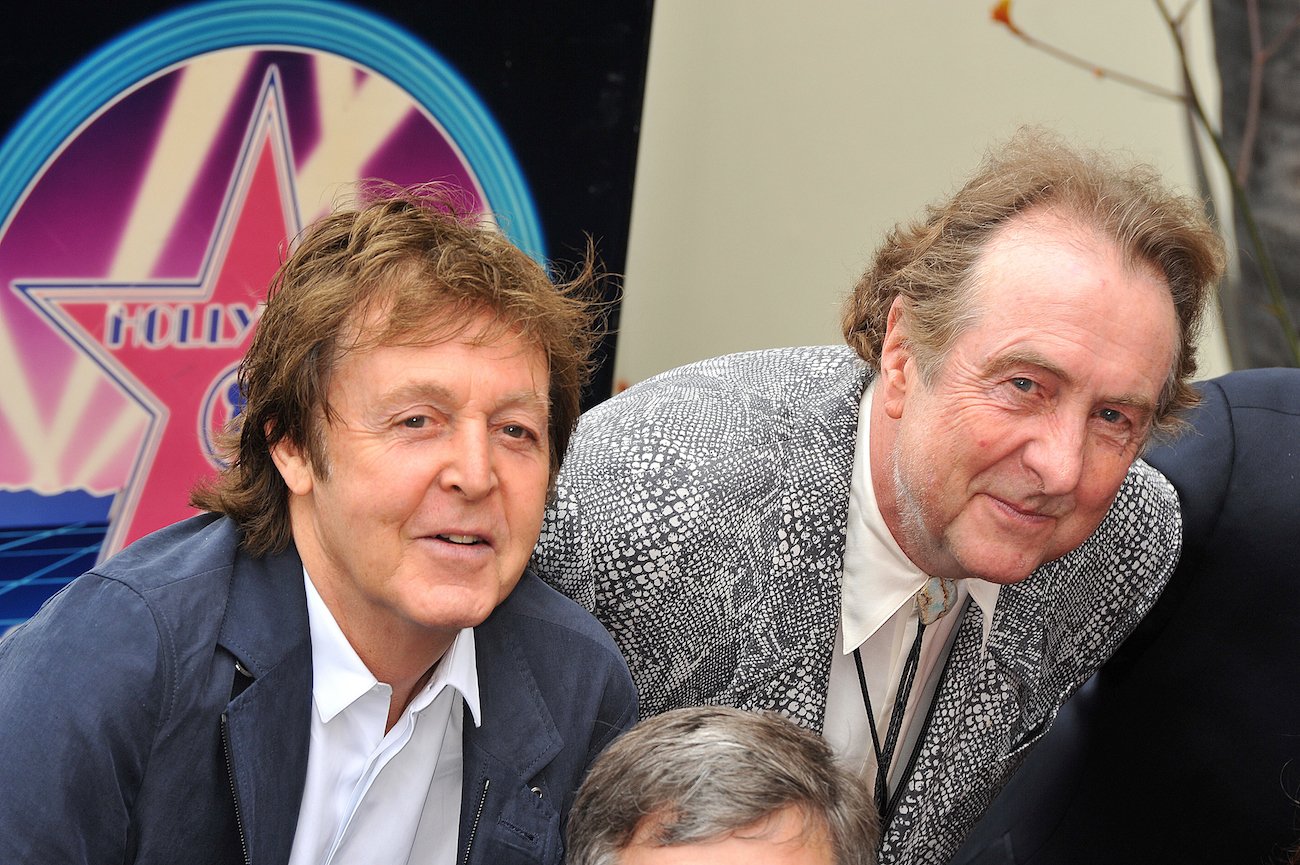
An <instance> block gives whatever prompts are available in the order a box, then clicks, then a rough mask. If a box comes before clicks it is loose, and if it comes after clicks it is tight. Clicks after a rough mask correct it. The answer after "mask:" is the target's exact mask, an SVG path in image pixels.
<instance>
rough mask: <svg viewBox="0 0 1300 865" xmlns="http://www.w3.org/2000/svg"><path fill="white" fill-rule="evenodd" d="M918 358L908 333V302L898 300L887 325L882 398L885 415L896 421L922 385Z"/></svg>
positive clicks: (881, 356)
mask: <svg viewBox="0 0 1300 865" xmlns="http://www.w3.org/2000/svg"><path fill="white" fill-rule="evenodd" d="M918 376H919V371H918V370H917V368H916V358H915V357H914V356H913V354H912V344H911V339H910V334H909V332H908V315H907V301H906V300H904V299H903V298H902V297H901V296H900V297H895V298H894V302H893V303H892V304H890V306H889V319H888V320H887V321H886V322H885V341H884V342H883V343H881V346H880V383H879V384H878V385H877V387H879V388H880V395H881V397H882V399H883V403H884V407H885V412H886V413H887V414H888V415H889V416H890V417H891V418H893V419H894V420H898V419H899V418H900V417H902V416H903V405H904V403H906V402H907V393H908V390H909V389H912V388H915V387H917V386H918V384H919V383H920V381H919V378H918Z"/></svg>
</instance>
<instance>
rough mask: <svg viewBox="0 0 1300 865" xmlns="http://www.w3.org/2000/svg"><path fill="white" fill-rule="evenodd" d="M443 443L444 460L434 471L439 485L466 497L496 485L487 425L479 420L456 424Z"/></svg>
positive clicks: (485, 491) (472, 496)
mask: <svg viewBox="0 0 1300 865" xmlns="http://www.w3.org/2000/svg"><path fill="white" fill-rule="evenodd" d="M447 444H448V449H447V452H446V454H445V456H444V459H445V460H446V462H445V463H444V465H443V467H442V471H441V472H440V473H439V475H438V482H439V484H440V485H441V486H442V488H443V489H446V490H450V491H454V492H459V493H460V494H461V495H463V496H465V497H466V498H468V499H479V498H482V497H483V496H485V495H487V494H488V493H490V492H491V491H492V490H493V489H494V488H495V487H496V482H497V478H496V468H495V466H494V465H493V462H492V442H491V437H490V434H489V432H488V430H487V428H486V427H485V426H483V425H480V424H462V425H459V426H457V428H456V430H455V433H454V434H453V435H452V437H451V440H450V441H449V442H448V443H447Z"/></svg>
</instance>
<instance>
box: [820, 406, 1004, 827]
mask: <svg viewBox="0 0 1300 865" xmlns="http://www.w3.org/2000/svg"><path fill="white" fill-rule="evenodd" d="M874 390H875V383H874V382H872V384H871V385H870V386H868V387H867V389H866V392H865V393H864V394H863V395H862V402H861V404H860V406H859V408H858V438H857V445H856V448H855V451H854V455H853V477H852V478H851V480H850V482H849V509H848V529H847V535H846V538H845V549H844V583H843V588H842V593H841V599H840V627H839V632H838V634H837V635H836V639H835V652H834V654H833V656H832V658H831V675H830V683H829V685H828V688H827V692H826V725H825V729H824V735H825V737H826V740H827V741H828V742H829V743H830V745H831V748H832V749H833V750H834V752H835V753H836V755H837V756H838V757H839V758H840V759H841V760H842V761H843V763H844V765H845V766H847V767H849V768H850V769H852V770H853V771H855V772H859V773H861V774H862V776H863V777H864V778H865V779H866V780H867V783H868V785H872V784H874V783H875V778H876V768H877V766H876V753H875V749H874V748H873V747H872V741H871V727H870V724H869V722H868V720H867V711H866V706H865V704H864V702H863V699H862V687H861V684H860V682H859V679H858V669H857V664H856V663H855V662H854V660H853V650H854V649H857V650H858V651H859V654H860V655H861V656H862V666H863V671H864V672H865V674H866V679H867V690H868V693H869V694H870V695H871V711H872V713H873V714H874V715H875V719H876V731H877V735H879V737H880V741H881V743H882V745H883V743H884V741H885V734H886V731H887V730H888V729H889V719H890V717H891V716H892V714H893V710H894V700H895V697H896V695H897V693H898V684H899V678H900V676H901V674H902V671H903V665H904V664H905V663H906V661H907V655H908V652H909V650H910V649H911V647H912V640H913V638H914V637H915V636H916V629H917V616H916V604H915V603H913V600H912V598H913V596H914V595H915V594H916V592H917V591H918V590H919V589H920V588H921V586H923V585H924V584H925V581H926V580H927V579H928V577H927V575H926V574H925V573H923V572H922V571H921V570H920V569H919V568H917V567H916V565H914V564H912V562H911V560H910V559H908V558H907V556H906V555H904V554H903V551H902V549H900V548H899V546H898V542H897V541H896V540H894V536H893V534H892V533H891V532H890V531H889V527H888V526H887V525H886V524H885V520H884V517H883V516H881V514H880V508H879V506H878V505H877V504H876V494H875V488H874V487H873V486H872V480H871V457H870V448H869V447H868V442H869V441H870V437H871V395H872V393H873V392H874ZM999 588H1000V587H999V586H998V585H997V584H995V583H989V582H985V581H984V580H957V602H956V606H955V607H954V608H953V609H952V610H951V611H950V612H949V613H948V614H947V615H945V616H944V617H943V618H941V619H939V620H938V621H937V622H934V623H933V624H931V625H928V626H927V627H926V629H925V635H924V637H923V638H922V640H921V657H920V662H919V666H918V668H917V672H916V679H915V682H914V683H913V686H912V692H911V694H910V695H909V696H908V700H907V705H906V706H905V707H904V712H903V722H902V724H903V725H902V728H901V730H900V732H899V737H898V745H897V747H896V748H895V750H894V755H893V762H892V764H891V765H890V772H889V779H888V785H889V791H890V794H891V795H892V794H893V791H894V789H895V788H896V787H897V786H898V783H899V781H900V779H901V778H902V777H903V775H902V773H903V771H904V770H905V768H906V767H907V764H908V761H909V758H910V757H911V755H912V750H913V749H914V747H915V746H916V742H917V740H918V739H919V738H920V735H921V729H922V727H923V726H924V720H925V715H926V713H927V711H928V709H929V706H930V701H931V699H932V698H933V696H934V692H935V690H936V689H937V687H938V684H939V673H940V672H941V671H942V670H943V662H944V660H945V659H946V658H947V657H948V651H949V649H950V648H951V646H952V640H953V639H954V638H955V636H956V633H957V626H958V624H960V622H961V618H962V612H963V610H964V609H965V606H966V602H967V599H968V598H973V599H974V600H975V603H976V604H977V605H978V606H979V608H980V610H981V612H982V613H983V616H984V640H985V642H987V641H988V636H989V629H990V627H991V626H992V624H993V607H994V605H995V604H996V603H997V597H998V590H999ZM881 816H882V817H883V816H884V815H881Z"/></svg>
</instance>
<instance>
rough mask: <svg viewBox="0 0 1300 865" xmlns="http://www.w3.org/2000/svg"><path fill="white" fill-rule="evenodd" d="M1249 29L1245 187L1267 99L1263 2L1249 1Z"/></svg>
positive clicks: (1240, 170)
mask: <svg viewBox="0 0 1300 865" xmlns="http://www.w3.org/2000/svg"><path fill="white" fill-rule="evenodd" d="M1246 29H1247V30H1248V31H1249V32H1250V83H1249V85H1248V86H1247V88H1246V119H1245V121H1244V122H1243V123H1242V125H1241V152H1240V153H1238V154H1237V182H1238V183H1240V184H1241V185H1242V187H1243V188H1244V187H1245V186H1246V181H1247V180H1249V179H1250V166H1251V163H1252V162H1253V161H1254V154H1255V138H1256V136H1258V135H1259V106H1260V103H1261V102H1263V99H1264V59H1263V57H1262V54H1263V52H1264V47H1263V45H1264V39H1263V37H1262V36H1261V35H1260V32H1259V0H1246Z"/></svg>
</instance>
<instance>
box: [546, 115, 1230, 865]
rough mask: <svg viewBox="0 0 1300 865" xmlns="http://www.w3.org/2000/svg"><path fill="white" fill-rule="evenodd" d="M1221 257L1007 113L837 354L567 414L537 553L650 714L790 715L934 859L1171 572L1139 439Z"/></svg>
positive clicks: (899, 854) (895, 844)
mask: <svg viewBox="0 0 1300 865" xmlns="http://www.w3.org/2000/svg"><path fill="white" fill-rule="evenodd" d="M1222 267H1223V251H1222V244H1221V242H1220V240H1219V239H1218V237H1217V236H1216V235H1215V233H1214V231H1213V229H1212V228H1211V227H1210V225H1209V224H1208V222H1207V221H1206V218H1205V215H1204V212H1203V210H1202V208H1201V207H1200V205H1199V203H1198V202H1196V201H1194V200H1190V199H1187V198H1184V197H1181V196H1177V195H1174V194H1171V193H1170V192H1168V191H1167V190H1165V189H1164V188H1163V187H1162V185H1161V184H1160V183H1159V181H1158V178H1157V177H1156V176H1155V174H1154V172H1153V171H1151V170H1150V169H1148V168H1144V167H1140V166H1125V165H1119V164H1117V163H1116V162H1115V161H1114V160H1112V159H1110V158H1107V157H1105V156H1103V155H1100V154H1086V153H1079V152H1076V151H1074V150H1073V149H1071V148H1070V147H1068V146H1066V145H1064V144H1062V143H1061V142H1059V141H1058V140H1056V139H1055V138H1054V137H1053V136H1050V135H1047V134H1044V133H1042V132H1037V131H1032V130H1029V131H1026V132H1024V133H1022V134H1020V135H1018V136H1017V137H1016V138H1015V139H1013V140H1012V141H1011V142H1010V143H1009V144H1008V145H1006V146H1005V147H1003V148H1001V149H1000V150H998V151H996V152H994V153H992V154H991V155H990V156H989V157H988V158H987V159H986V160H985V163H984V164H983V165H982V166H981V167H980V169H979V170H978V171H977V172H976V174H975V175H974V176H973V177H972V178H971V179H970V180H969V181H968V182H967V183H966V184H965V185H964V186H963V187H962V188H961V189H960V190H958V191H957V192H956V194H954V195H953V196H952V197H951V198H950V199H948V200H947V201H945V202H942V203H940V204H938V205H936V206H934V207H931V208H930V209H929V211H928V212H927V214H926V215H925V217H924V218H922V219H920V220H917V221H916V222H914V223H913V224H910V225H906V226H900V227H899V228H897V229H896V230H895V231H893V232H892V233H891V234H890V235H889V236H888V237H887V238H886V240H885V242H884V244H883V245H882V246H881V248H880V250H879V251H878V252H877V254H876V257H875V260H874V261H873V263H872V264H871V266H870V267H869V268H868V270H867V272H866V273H865V275H864V276H863V277H862V279H861V280H860V281H859V283H858V285H857V286H856V288H855V289H854V291H853V295H852V297H851V298H850V299H849V301H848V303H847V305H846V312H845V317H844V333H845V337H846V339H847V341H848V343H849V346H850V348H845V347H843V346H841V347H838V348H837V347H808V348H796V349H782V350H774V351H759V352H750V353H746V354H740V355H734V356H730V357H724V358H718V359H714V360H710V361H704V362H702V363H698V364H693V365H690V366H687V367H683V368H681V369H677V370H673V371H670V372H668V373H665V374H663V375H661V376H658V377H656V378H654V379H651V380H649V381H646V382H644V383H642V384H640V385H638V386H635V387H633V388H631V389H630V390H628V391H626V392H625V393H623V394H621V395H619V396H618V397H615V398H614V399H612V400H610V401H608V402H607V403H605V404H603V405H601V406H598V407H597V408H596V409H594V410H593V411H592V412H590V413H588V414H587V415H586V416H585V417H584V418H583V420H582V423H581V425H580V426H579V430H578V434H577V436H576V438H575V440H574V444H573V448H572V452H571V454H570V457H569V460H568V461H567V463H566V465H565V469H564V471H563V473H562V474H561V476H560V479H559V481H558V486H557V500H556V502H555V505H554V507H553V508H552V509H551V510H550V511H549V512H548V518H547V523H546V525H545V526H544V528H543V531H542V537H541V541H540V543H539V548H538V553H537V556H536V558H535V563H536V565H537V568H538V571H539V573H540V574H541V575H542V576H543V578H544V579H546V580H548V581H549V582H551V583H553V584H554V585H556V586H558V587H560V588H561V590H562V591H564V592H565V593H566V594H568V595H570V596H571V597H573V598H575V599H576V600H578V601H579V602H580V603H582V604H583V605H584V606H586V607H587V608H588V609H591V610H593V611H594V612H595V614H596V616H597V618H599V619H600V620H601V621H602V622H603V623H604V624H605V625H606V627H608V628H609V629H610V632H611V633H612V634H613V635H614V638H615V640H616V641H617V642H618V643H619V645H620V647H621V648H622V650H623V653H624V656H625V657H626V658H627V659H628V662H629V666H630V667H631V670H632V675H633V678H634V679H635V680H636V682H637V684H638V686H639V688H640V695H641V704H642V711H643V713H645V714H648V715H652V714H655V713H658V712H662V711H665V710H667V709H671V708H675V707H679V706H689V705H697V704H704V703H720V704H725V705H731V706H737V707H741V708H747V709H770V710H776V711H779V712H782V713H785V714H787V715H789V716H791V717H793V718H795V719H797V720H798V721H800V722H801V723H802V724H804V725H806V726H807V727H809V728H811V729H813V730H816V731H818V732H822V733H823V734H824V735H825V737H826V738H827V739H828V741H830V743H831V745H832V746H833V747H834V748H835V750H836V752H837V754H839V755H840V757H841V758H842V759H843V760H844V761H845V762H846V764H848V765H849V766H851V767H853V768H854V769H855V770H857V771H860V772H862V773H863V775H864V776H865V777H867V778H868V779H870V780H871V782H872V784H873V786H874V792H875V798H876V802H877V806H878V808H879V811H880V813H881V820H882V823H883V825H884V836H883V843H882V849H881V861H882V862H885V863H893V862H908V863H928V862H943V861H945V860H946V858H947V856H948V855H950V854H951V853H952V852H953V851H954V850H956V849H957V846H958V845H959V844H960V842H961V839H962V838H963V836H964V835H965V833H966V832H967V831H968V830H969V828H970V827H971V826H972V825H973V823H974V822H975V820H976V819H977V818H978V816H979V814H980V813H981V812H982V810H983V809H984V808H985V807H986V806H987V805H988V802H989V801H990V799H991V798H992V797H993V795H994V794H995V793H996V792H997V790H998V789H999V788H1000V787H1001V785H1002V784H1003V783H1004V782H1005V780H1006V778H1007V777H1008V776H1009V775H1010V773H1011V772H1012V770H1013V769H1014V768H1015V766H1016V765H1017V763H1018V761H1019V760H1020V759H1021V757H1022V756H1023V754H1024V752H1025V751H1026V749H1027V748H1028V747H1029V746H1030V745H1031V744H1033V742H1034V741H1035V740H1036V739H1037V738H1038V737H1039V736H1040V735H1041V734H1042V733H1043V731H1044V730H1045V729H1046V728H1047V727H1048V725H1050V723H1051V721H1052V718H1053V716H1054V714H1055V712H1056V709H1057V708H1058V707H1059V706H1060V705H1061V703H1062V702H1063V701H1064V700H1065V699H1066V697H1068V696H1069V694H1070V693H1072V692H1073V690H1074V689H1075V688H1077V687H1078V686H1079V685H1080V684H1081V683H1082V682H1084V681H1085V680H1087V678H1088V677H1089V676H1090V675H1091V674H1092V673H1093V672H1094V671H1095V670H1096V669H1097V668H1098V666H1100V664H1101V663H1102V662H1103V661H1104V660H1105V659H1106V658H1107V657H1108V656H1109V655H1110V654H1111V653H1112V652H1113V651H1114V649H1115V647H1116V646H1118V645H1119V643H1120V642H1121V641H1122V640H1123V638H1124V636H1125V635H1126V634H1127V633H1128V632H1129V631H1130V630H1131V629H1132V628H1133V627H1134V625H1135V624H1136V623H1137V622H1138V620H1139V619H1140V618H1141V616H1142V614H1143V613H1144V612H1145V611H1146V610H1147V609H1148V608H1149V607H1150V606H1151V604H1152V603H1153V602H1154V600H1155V598H1156V597H1157V596H1158V595H1159V593H1160V590H1161V588H1162V587H1163V585H1164V584H1165V581H1166V580H1167V579H1168V578H1169V574H1170V572H1171V570H1172V568H1173V566H1174V562H1175V561H1176V559H1177V555H1178V546H1179V515H1178V500H1177V498H1176V496H1175V494H1174V491H1173V489H1172V488H1171V487H1170V486H1169V484H1168V483H1167V482H1166V481H1165V480H1164V478H1162V477H1161V476H1160V475H1159V474H1158V473H1157V472H1155V471H1154V470H1152V469H1151V468H1150V467H1149V466H1147V465H1145V464H1144V463H1142V462H1141V461H1140V460H1139V459H1138V456H1139V455H1140V453H1141V452H1142V449H1143V447H1145V445H1146V444H1147V442H1148V440H1149V439H1150V438H1151V437H1152V436H1153V435H1154V434H1158V433H1163V432H1166V431H1168V430H1170V429H1172V428H1174V427H1176V426H1177V423H1178V421H1177V414H1178V412H1179V411H1180V410H1181V409H1182V408H1184V407H1185V406H1187V405H1188V404H1189V403H1190V402H1192V400H1193V392H1192V391H1191V390H1190V389H1189V387H1188V384H1187V382H1188V379H1189V377H1190V376H1191V375H1192V374H1193V373H1194V371H1195V368H1196V363H1195V353H1194V337H1195V334H1196V331H1197V326H1198V322H1199V320H1200V316H1201V311H1202V308H1203V306H1204V303H1205V299H1206V297H1207V295H1208V293H1209V291H1210V290H1211V288H1212V287H1213V286H1214V285H1215V283H1216V281H1217V280H1218V278H1219V275H1220V273H1221V270H1222ZM949 610H955V612H953V613H952V614H951V615H945V613H947V612H948V611H949Z"/></svg>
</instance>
